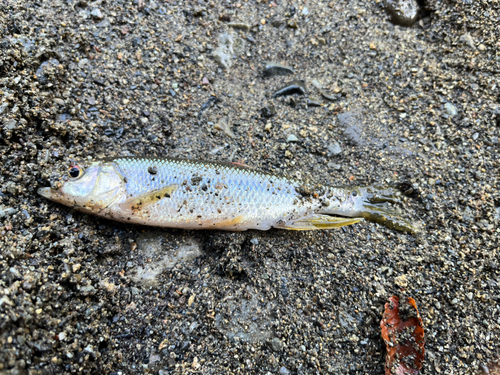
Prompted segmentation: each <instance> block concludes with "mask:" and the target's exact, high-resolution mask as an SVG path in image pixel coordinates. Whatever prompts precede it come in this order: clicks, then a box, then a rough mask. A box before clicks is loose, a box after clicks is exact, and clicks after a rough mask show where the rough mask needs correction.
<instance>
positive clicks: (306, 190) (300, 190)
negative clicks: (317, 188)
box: [295, 186, 312, 197]
mask: <svg viewBox="0 0 500 375" xmlns="http://www.w3.org/2000/svg"><path fill="white" fill-rule="evenodd" d="M295 191H296V192H297V193H299V194H300V195H302V196H303V197H310V196H311V195H312V192H311V190H310V189H309V188H308V187H306V186H298V187H296V188H295Z"/></svg>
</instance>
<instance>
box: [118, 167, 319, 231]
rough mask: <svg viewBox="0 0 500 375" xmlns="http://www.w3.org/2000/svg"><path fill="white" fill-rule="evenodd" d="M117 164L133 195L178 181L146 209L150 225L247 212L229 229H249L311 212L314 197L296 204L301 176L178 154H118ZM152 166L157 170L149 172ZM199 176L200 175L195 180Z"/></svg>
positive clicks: (208, 222)
mask: <svg viewBox="0 0 500 375" xmlns="http://www.w3.org/2000/svg"><path fill="white" fill-rule="evenodd" d="M114 163H115V164H116V165H117V166H118V170H119V171H120V172H121V173H122V174H123V175H124V176H126V180H127V183H126V189H127V192H128V194H129V195H130V196H141V195H144V194H147V193H148V192H150V191H151V190H154V191H156V190H161V189H162V188H164V187H166V186H172V185H177V186H178V188H177V189H176V190H175V191H174V192H173V193H172V194H171V196H170V198H168V199H160V200H159V201H158V202H157V204H154V205H151V207H149V208H147V209H145V210H144V211H147V213H146V215H147V219H145V220H147V221H148V222H149V223H150V225H151V223H152V225H157V224H159V223H165V224H167V226H182V227H192V228H196V227H204V228H206V227H210V226H212V227H217V226H218V224H220V223H221V222H231V221H232V220H234V219H235V218H238V217H240V216H242V214H243V215H244V217H243V218H240V219H238V221H240V220H241V222H238V223H234V224H231V225H230V227H231V228H230V229H237V228H238V227H241V228H245V229H249V228H250V227H248V228H247V227H246V226H249V225H251V227H252V228H255V229H269V228H270V227H271V224H272V223H275V222H277V221H278V220H290V219H292V218H293V216H294V215H296V216H297V217H298V216H300V215H305V214H306V213H307V211H311V212H312V206H314V204H312V203H311V202H309V204H301V205H298V204H295V205H294V201H297V202H298V199H299V198H302V197H301V196H300V194H298V193H297V192H296V191H295V189H294V187H295V185H297V184H298V183H297V181H293V180H290V179H286V178H284V177H280V176H275V175H270V174H266V173H262V172H259V171H256V170H253V169H251V168H245V167H239V166H237V165H226V164H223V163H201V162H196V161H189V160H177V159H146V158H141V159H135V158H120V159H115V160H114ZM152 167H153V168H155V169H156V171H157V172H156V174H151V173H149V172H148V169H151V168H152ZM196 178H201V180H200V181H196V183H193V179H196ZM291 187H292V189H291ZM276 218H278V219H276ZM219 226H220V225H219Z"/></svg>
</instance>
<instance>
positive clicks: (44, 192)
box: [38, 187, 54, 200]
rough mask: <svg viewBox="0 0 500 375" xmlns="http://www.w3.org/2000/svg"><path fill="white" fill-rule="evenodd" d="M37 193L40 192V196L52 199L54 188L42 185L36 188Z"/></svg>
mask: <svg viewBox="0 0 500 375" xmlns="http://www.w3.org/2000/svg"><path fill="white" fill-rule="evenodd" d="M38 194H40V195H41V196H42V197H44V198H47V199H50V200H52V199H54V189H52V188H50V187H44V188H40V189H38Z"/></svg>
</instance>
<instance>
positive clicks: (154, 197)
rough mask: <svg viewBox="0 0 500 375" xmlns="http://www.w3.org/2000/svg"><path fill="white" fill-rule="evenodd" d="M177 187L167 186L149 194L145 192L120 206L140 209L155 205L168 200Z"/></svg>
mask: <svg viewBox="0 0 500 375" xmlns="http://www.w3.org/2000/svg"><path fill="white" fill-rule="evenodd" d="M178 187H179V185H170V186H167V187H165V188H163V189H159V190H153V191H150V192H147V193H145V194H142V195H140V196H138V197H133V198H130V199H128V200H126V201H125V202H123V203H122V204H121V205H122V206H123V207H127V208H131V207H132V208H141V207H146V206H149V205H151V204H153V203H156V202H158V201H160V200H161V199H166V198H170V195H172V193H173V192H174V191H175V190H176V189H177V188H178Z"/></svg>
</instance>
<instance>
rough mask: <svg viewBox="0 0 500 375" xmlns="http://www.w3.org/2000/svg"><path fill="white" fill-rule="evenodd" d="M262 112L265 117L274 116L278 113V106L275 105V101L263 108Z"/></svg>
mask: <svg viewBox="0 0 500 375" xmlns="http://www.w3.org/2000/svg"><path fill="white" fill-rule="evenodd" d="M260 113H261V114H262V116H263V117H272V116H274V115H275V114H276V107H274V104H273V103H269V104H267V105H266V106H265V107H263V108H261V110H260Z"/></svg>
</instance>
